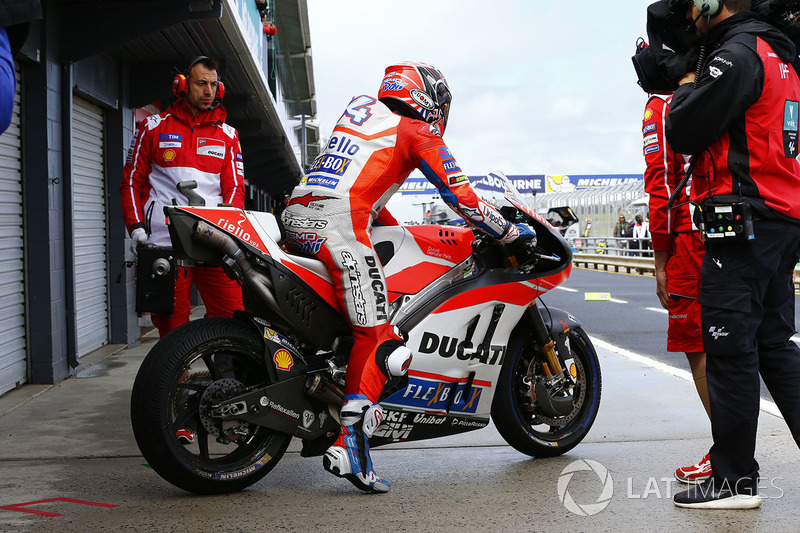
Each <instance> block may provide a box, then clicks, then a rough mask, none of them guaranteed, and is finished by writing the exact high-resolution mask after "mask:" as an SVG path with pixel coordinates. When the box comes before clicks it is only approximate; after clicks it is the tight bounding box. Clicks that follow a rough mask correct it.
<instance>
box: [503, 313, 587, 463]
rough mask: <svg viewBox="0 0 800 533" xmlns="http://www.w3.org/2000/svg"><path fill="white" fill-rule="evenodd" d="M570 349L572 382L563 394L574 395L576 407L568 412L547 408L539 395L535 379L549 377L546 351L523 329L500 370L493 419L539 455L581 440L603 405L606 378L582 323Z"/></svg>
mask: <svg viewBox="0 0 800 533" xmlns="http://www.w3.org/2000/svg"><path fill="white" fill-rule="evenodd" d="M568 346H569V352H570V353H569V354H568V355H567V354H561V361H562V363H563V365H564V367H565V368H566V369H567V370H569V374H570V381H569V382H568V383H570V385H569V387H567V388H566V389H567V390H565V391H561V392H560V393H559V394H560V395H561V398H568V397H571V409H570V410H569V412H568V413H564V414H563V415H556V414H553V413H552V412H550V413H548V412H546V409H543V408H542V405H541V404H540V402H538V401H537V400H536V394H535V392H534V391H533V387H532V382H531V376H530V375H529V372H528V369H529V368H533V369H534V371H533V376H532V378H533V381H534V382H535V381H536V380H543V379H547V378H546V376H544V375H543V374H542V373H541V370H540V368H541V364H540V361H539V359H538V358H539V357H541V355H540V354H539V353H538V351H537V350H535V349H534V346H533V345H532V344H531V341H530V340H529V339H527V338H523V336H521V335H518V336H517V337H516V340H515V341H513V342H512V343H511V345H509V350H508V353H509V356H508V358H507V359H506V361H505V363H504V364H503V368H502V370H501V371H500V377H499V379H498V383H497V392H496V393H495V398H494V401H493V403H492V419H493V420H494V423H495V426H496V427H497V430H498V432H499V433H500V435H501V436H502V437H503V439H505V441H506V442H508V443H509V444H510V445H511V446H513V447H514V448H515V449H516V450H518V451H520V452H522V453H524V454H527V455H530V456H533V457H553V456H556V455H561V454H563V453H565V452H567V451H569V450H571V449H572V448H574V447H575V446H577V445H578V443H580V442H581V441H582V440H583V438H584V437H585V436H586V434H587V433H588V432H589V429H590V428H591V427H592V424H593V423H594V419H595V417H596V416H597V409H598V407H599V406H600V392H601V388H602V378H601V375H600V364H599V362H598V360H597V353H596V352H595V349H594V346H592V343H591V341H590V340H589V337H588V336H587V335H586V332H584V331H583V329H582V328H580V327H577V328H574V329H573V330H572V331H571V332H570V334H569V342H568Z"/></svg>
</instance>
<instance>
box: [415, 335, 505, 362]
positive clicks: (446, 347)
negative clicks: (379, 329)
mask: <svg viewBox="0 0 800 533" xmlns="http://www.w3.org/2000/svg"><path fill="white" fill-rule="evenodd" d="M417 351H418V352H419V353H421V354H428V353H436V352H437V351H438V353H439V355H440V356H441V357H452V356H453V355H455V356H456V358H458V359H460V360H462V361H468V360H474V359H477V360H478V361H480V362H481V363H483V364H485V365H494V364H497V365H502V364H503V359H504V356H505V353H506V347H505V346H488V347H487V346H486V345H485V344H481V345H478V349H477V350H475V351H473V346H472V343H471V342H467V341H461V340H459V339H457V338H455V337H452V338H451V337H448V336H446V335H445V336H443V337H442V338H441V339H440V338H439V336H438V335H436V334H434V333H429V332H427V331H426V332H425V333H423V334H422V339H421V340H420V342H419V348H418V349H417Z"/></svg>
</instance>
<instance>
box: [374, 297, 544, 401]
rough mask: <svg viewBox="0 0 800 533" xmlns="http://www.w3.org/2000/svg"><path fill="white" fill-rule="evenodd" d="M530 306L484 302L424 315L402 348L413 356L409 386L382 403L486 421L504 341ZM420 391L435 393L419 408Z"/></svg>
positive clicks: (427, 397) (506, 344)
mask: <svg viewBox="0 0 800 533" xmlns="http://www.w3.org/2000/svg"><path fill="white" fill-rule="evenodd" d="M529 303H530V302H524V303H523V304H522V305H514V304H511V303H508V302H502V301H498V300H495V299H487V300H485V301H483V302H480V303H476V304H474V305H470V306H465V307H462V308H457V309H451V310H446V311H441V312H435V313H430V314H428V315H427V316H426V317H425V318H424V319H422V320H421V321H419V323H418V324H416V325H415V326H414V327H413V328H412V329H411V330H409V331H408V332H407V334H408V340H407V342H406V346H408V348H409V349H410V350H411V351H412V353H413V358H412V363H411V369H410V370H409V383H408V385H407V386H406V388H405V389H403V390H401V391H399V392H396V393H395V394H393V395H392V396H390V397H389V398H387V399H386V400H384V401H383V402H381V404H382V405H386V406H389V407H396V408H402V409H422V410H424V411H425V412H434V413H437V414H453V413H459V414H471V415H475V416H482V417H488V416H489V414H490V413H491V406H492V397H493V395H494V386H495V385H496V383H497V376H498V375H499V373H500V369H501V367H502V364H503V361H504V359H505V354H506V350H507V346H508V340H509V338H510V336H511V332H512V331H513V329H514V327H515V326H516V324H517V323H518V322H519V319H520V318H521V317H522V315H523V314H524V313H525V311H526V309H527V308H528V304H529ZM465 362H466V364H465ZM421 381H423V382H425V383H428V385H425V383H421ZM462 388H463V390H462ZM422 389H425V390H432V391H438V392H435V393H434V395H433V396H424V395H423V400H424V401H425V402H427V403H425V405H421V404H420V403H419V400H418V394H417V393H418V392H419V391H420V390H422ZM459 391H461V397H459ZM465 395H466V396H465ZM461 401H463V404H462V403H461Z"/></svg>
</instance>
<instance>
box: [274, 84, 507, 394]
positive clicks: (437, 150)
mask: <svg viewBox="0 0 800 533" xmlns="http://www.w3.org/2000/svg"><path fill="white" fill-rule="evenodd" d="M433 131H434V130H433V128H432V126H431V125H430V124H428V123H426V122H424V121H422V120H414V119H411V118H407V117H403V116H400V115H397V114H395V113H393V112H392V111H391V110H389V108H388V107H386V105H384V104H383V103H382V102H380V101H378V100H377V99H376V98H373V97H371V96H366V95H361V96H357V97H355V98H353V100H352V101H351V102H350V104H349V105H348V107H347V109H346V110H345V112H344V114H343V115H342V117H341V118H340V119H339V122H338V123H337V124H336V127H335V128H334V130H333V134H332V135H331V138H330V141H329V142H328V145H327V147H326V148H325V150H324V151H323V153H322V154H320V156H319V157H317V159H316V160H315V161H314V163H313V164H312V165H311V167H310V168H309V170H308V172H307V173H306V175H305V176H304V177H303V179H302V180H301V182H300V184H299V185H298V186H297V187H295V189H294V191H293V192H292V196H291V199H290V200H289V203H288V206H287V208H286V210H285V211H284V213H283V223H284V225H285V227H286V229H287V231H288V232H289V237H290V238H291V239H292V240H293V241H294V245H295V247H296V248H297V249H298V251H301V252H305V253H309V254H314V255H316V256H317V257H318V258H319V259H321V260H322V261H323V262H324V263H325V265H326V266H327V268H328V270H329V271H330V272H331V275H332V276H333V281H334V285H335V288H336V294H337V298H338V300H339V302H340V304H341V306H342V311H343V312H344V313H345V315H346V317H347V318H348V320H349V323H350V325H351V327H352V329H353V335H354V338H355V342H354V345H353V349H352V352H351V355H350V360H349V363H348V368H347V376H346V380H345V394H346V395H350V394H363V395H365V396H366V397H367V398H368V399H369V400H371V401H372V402H373V403H375V402H377V401H378V397H379V396H380V393H381V391H382V389H383V386H384V384H385V383H386V380H387V379H388V377H389V376H388V375H387V373H388V372H387V369H386V362H385V359H386V357H388V355H389V354H390V353H391V352H392V351H393V350H394V349H395V348H396V347H398V346H399V345H400V342H401V339H400V337H398V336H397V334H396V333H395V331H394V328H393V327H392V326H389V324H388V299H387V291H386V278H385V277H384V274H383V268H382V267H381V264H380V262H379V261H378V258H377V255H376V254H375V251H374V249H373V247H372V242H371V241H370V231H371V226H372V223H373V221H377V222H379V223H383V222H386V221H388V222H389V223H395V224H396V222H395V221H394V219H393V218H392V217H391V216H390V215H388V214H387V213H386V211H385V210H383V208H384V206H385V205H386V202H387V201H388V200H389V198H390V197H391V196H392V195H393V194H394V193H395V192H396V191H397V190H398V188H399V187H400V185H401V184H402V183H403V181H404V180H405V179H406V178H407V177H408V175H409V174H410V173H411V172H412V171H413V170H414V169H420V170H421V171H422V173H423V174H424V175H425V176H426V177H427V178H428V180H430V181H431V182H432V183H433V184H434V185H435V186H436V187H437V189H438V190H439V193H440V195H441V196H442V199H444V200H445V201H446V202H447V203H448V205H450V207H452V208H453V209H455V210H456V211H458V212H459V213H460V214H461V215H462V216H463V217H464V219H465V220H466V221H467V222H468V223H470V224H472V225H473V226H475V227H477V228H479V229H481V230H483V231H485V232H486V233H488V234H490V235H491V236H493V237H495V238H497V239H498V240H500V241H501V242H513V241H514V240H515V239H516V238H517V237H518V236H519V232H518V229H517V227H516V226H514V225H513V224H510V223H509V222H508V221H506V220H505V219H504V218H503V217H502V216H501V215H500V213H498V212H497V211H496V210H495V209H494V208H493V207H491V206H490V205H488V204H487V203H485V202H484V201H483V200H481V199H480V198H479V197H478V196H477V194H475V191H474V190H473V189H472V187H471V186H470V184H469V180H468V179H467V176H466V175H465V174H464V173H463V172H462V171H461V169H460V168H459V167H458V163H456V160H455V159H454V158H453V156H452V154H451V153H450V150H449V149H448V148H447V146H446V145H445V144H444V141H443V140H442V138H441V136H439V135H437V134H436V133H433ZM382 210H383V211H382Z"/></svg>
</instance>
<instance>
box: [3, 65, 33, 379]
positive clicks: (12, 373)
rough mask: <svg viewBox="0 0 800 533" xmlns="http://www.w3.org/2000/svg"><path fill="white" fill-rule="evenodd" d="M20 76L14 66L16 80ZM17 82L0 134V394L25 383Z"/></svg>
mask: <svg viewBox="0 0 800 533" xmlns="http://www.w3.org/2000/svg"><path fill="white" fill-rule="evenodd" d="M19 79H20V73H19V69H17V80H19ZM20 86H21V83H17V94H16V97H15V98H14V113H13V116H12V118H11V126H10V127H9V128H8V129H7V130H6V131H5V132H4V133H3V134H2V135H0V394H3V393H5V392H7V391H9V390H11V389H13V388H15V387H18V386H19V385H21V384H23V383H25V381H26V376H27V372H28V363H27V354H26V343H25V277H24V274H23V272H24V270H23V269H24V265H25V263H24V249H23V238H22V236H23V233H22V220H23V219H22V149H21V146H22V136H21V129H20V107H19V106H20Z"/></svg>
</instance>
